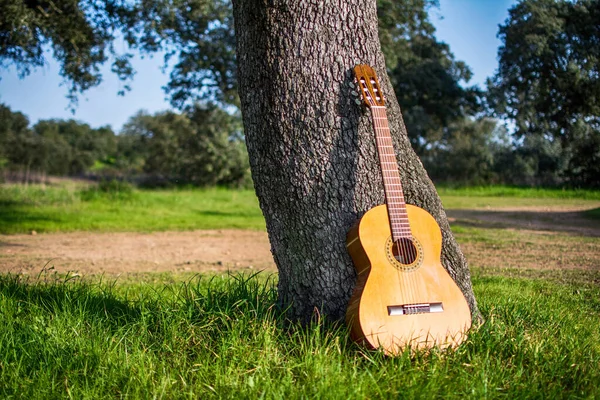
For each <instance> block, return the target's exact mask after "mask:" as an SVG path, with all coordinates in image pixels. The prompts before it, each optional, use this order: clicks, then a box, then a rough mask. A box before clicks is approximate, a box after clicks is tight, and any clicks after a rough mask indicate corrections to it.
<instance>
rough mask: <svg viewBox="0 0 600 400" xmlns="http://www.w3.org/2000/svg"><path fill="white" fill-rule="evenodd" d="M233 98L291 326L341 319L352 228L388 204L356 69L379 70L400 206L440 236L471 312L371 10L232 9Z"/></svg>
mask: <svg viewBox="0 0 600 400" xmlns="http://www.w3.org/2000/svg"><path fill="white" fill-rule="evenodd" d="M233 6H234V17H235V29H236V33H237V35H236V40H237V46H238V47H237V60H238V62H239V65H238V67H239V69H238V74H239V90H240V101H241V107H242V114H243V119H244V131H245V134H246V141H247V145H248V152H249V155H250V164H251V166H252V177H253V180H254V184H255V188H256V193H257V196H258V199H259V202H260V206H261V209H262V211H263V214H264V215H265V220H266V223H267V230H268V233H269V239H270V242H271V250H272V252H273V256H274V259H275V262H276V264H277V267H278V269H279V272H280V273H279V283H278V285H279V291H278V293H279V297H280V302H281V303H282V304H283V305H285V306H290V308H289V310H290V315H292V316H295V317H297V318H301V319H308V318H310V317H311V316H312V315H313V313H314V312H315V310H318V312H319V313H321V314H325V315H327V316H329V317H330V318H334V319H338V318H341V317H343V315H344V312H345V308H346V304H347V301H348V299H349V297H350V294H351V291H352V288H353V284H354V280H355V273H354V268H353V267H352V262H351V261H350V258H349V256H348V253H347V251H346V248H345V236H346V233H347V231H348V229H349V228H350V227H351V225H352V224H354V223H355V222H356V221H357V220H358V218H359V217H360V216H361V215H363V214H364V213H365V212H366V211H367V210H368V209H370V208H372V207H373V206H375V205H377V204H381V203H383V189H382V180H381V173H380V171H379V166H378V162H377V157H376V153H375V145H374V139H373V132H372V129H371V125H370V122H369V119H368V118H367V116H366V115H365V114H364V113H363V112H362V110H361V109H360V108H359V107H357V106H356V104H355V103H354V101H353V100H354V99H353V98H352V97H351V95H350V91H351V89H352V87H353V84H352V79H353V76H352V73H351V70H352V68H353V67H354V65H355V64H356V63H357V62H364V63H368V64H371V65H373V66H375V68H376V70H377V71H378V73H379V75H380V78H381V82H382V87H383V90H384V92H385V93H386V94H387V96H388V111H389V117H390V127H391V131H392V133H393V137H394V142H395V148H396V151H397V155H398V157H399V160H400V165H401V167H400V172H401V177H402V179H403V182H404V185H405V194H406V198H407V201H408V202H409V203H412V204H417V205H419V206H421V207H423V208H425V209H426V210H428V211H429V212H430V213H431V214H432V215H433V216H434V218H436V220H437V221H438V223H439V224H440V226H441V229H442V231H443V236H444V239H443V255H442V259H443V265H444V266H445V267H446V268H447V269H448V270H449V272H450V274H451V276H453V277H454V278H455V279H456V280H457V282H458V284H459V286H460V287H461V288H462V289H463V291H464V293H465V294H466V297H467V299H468V300H469V303H470V305H471V307H472V311H473V312H474V313H476V312H477V308H476V304H475V299H474V297H473V292H472V289H471V283H470V277H469V270H468V268H467V264H466V261H465V259H464V257H463V255H462V253H461V252H460V249H459V248H458V245H457V244H456V241H455V240H454V237H453V235H452V233H451V231H450V229H449V226H448V221H447V218H446V216H445V214H444V211H443V208H442V205H441V201H440V199H439V197H438V196H437V194H436V191H435V188H434V187H433V185H432V183H431V181H430V180H429V178H428V177H427V173H426V172H425V170H424V169H423V166H422V164H421V163H420V161H419V160H418V158H417V156H416V154H415V153H414V152H413V150H412V149H411V147H410V143H409V140H408V137H407V136H406V129H405V127H404V124H403V123H402V117H401V115H400V108H399V106H398V102H397V100H396V98H395V96H394V92H393V89H392V86H391V84H390V80H389V78H388V76H387V74H386V72H385V71H386V67H385V62H384V59H383V54H382V53H381V48H380V44H379V38H378V33H377V26H378V21H377V8H376V1H375V0H371V1H363V0H347V1H344V2H341V3H339V2H338V3H335V4H334V3H331V2H329V3H328V2H306V1H300V0H296V1H283V0H281V1H277V0H276V1H271V2H264V1H260V0H238V1H235V2H234V3H233Z"/></svg>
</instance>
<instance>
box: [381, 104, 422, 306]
mask: <svg viewBox="0 0 600 400" xmlns="http://www.w3.org/2000/svg"><path fill="white" fill-rule="evenodd" d="M376 110H377V111H376V114H377V120H376V121H377V127H379V128H382V131H381V132H382V133H385V134H384V135H383V137H381V138H380V139H381V142H382V144H383V146H382V147H381V148H382V152H383V150H387V149H389V150H391V154H388V153H384V154H383V159H384V160H385V161H386V162H387V163H392V165H395V169H396V171H397V160H396V154H395V152H394V147H393V143H392V140H391V134H390V128H389V125H388V121H387V115H386V109H385V108H378V109H376ZM374 121H375V120H374ZM385 142H389V143H385ZM386 157H387V158H386ZM382 167H383V166H382ZM388 172H389V171H388ZM384 174H385V172H384ZM390 178H392V179H393V178H395V179H397V180H398V182H390ZM388 182H389V183H391V184H393V185H394V187H392V188H390V190H392V193H391V196H390V197H391V198H390V199H389V201H388V202H387V203H388V204H387V206H388V207H392V203H393V211H394V212H395V213H398V214H399V215H395V214H394V217H393V218H392V217H390V227H391V228H392V236H393V242H394V244H395V245H396V249H397V251H398V253H399V255H400V256H401V257H400V258H401V261H400V263H401V264H404V265H407V266H408V265H410V264H412V263H414V262H416V258H417V249H416V246H415V244H414V242H413V240H412V234H411V232H410V223H409V220H408V210H407V209H406V202H405V200H404V193H403V191H402V185H401V182H400V177H399V175H398V176H391V177H389V176H388ZM395 187H397V189H395ZM396 192H397V193H396ZM397 200H400V201H401V203H403V204H404V205H405V209H404V210H403V211H404V212H402V211H400V210H399V209H396V208H395V206H396V203H397ZM389 215H392V214H391V213H390V214H389ZM398 217H400V218H401V220H400V221H398ZM402 217H404V218H402ZM402 219H404V220H402ZM398 224H399V226H398V229H399V231H400V235H399V236H400V237H395V236H398V235H395V234H394V231H395V228H396V227H395V226H394V225H398ZM404 224H408V226H406V227H405V226H404ZM407 231H408V232H407ZM412 272H413V271H412V270H410V269H409V268H406V269H404V270H402V274H400V273H398V274H399V275H402V277H403V278H406V279H401V282H406V284H407V285H408V290H407V291H406V292H407V293H406V294H407V296H408V298H409V301H408V302H409V303H415V302H416V301H417V299H416V289H417V287H416V286H417V283H418V282H417V279H416V277H415V275H414V274H413V273H412ZM407 274H408V275H407ZM401 286H403V287H405V285H401Z"/></svg>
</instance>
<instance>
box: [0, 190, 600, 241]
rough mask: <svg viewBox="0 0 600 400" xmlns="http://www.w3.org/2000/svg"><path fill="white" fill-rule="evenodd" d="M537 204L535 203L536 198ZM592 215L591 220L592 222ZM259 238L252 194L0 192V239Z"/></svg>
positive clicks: (594, 195) (470, 193) (498, 196)
mask: <svg viewBox="0 0 600 400" xmlns="http://www.w3.org/2000/svg"><path fill="white" fill-rule="evenodd" d="M440 195H441V197H442V201H443V203H444V206H445V207H446V208H448V209H452V208H470V209H473V208H487V207H500V208H502V207H515V206H532V205H533V206H565V207H582V208H585V207H588V208H590V209H593V208H598V206H599V204H600V191H582V190H580V191H560V190H550V189H515V188H507V187H488V188H472V189H444V188H442V189H440ZM535 196H537V197H535ZM597 215H598V212H597V211H591V214H590V216H591V217H594V216H597ZM227 228H239V229H255V230H264V229H265V222H264V219H263V216H262V213H261V211H260V208H259V207H258V201H257V199H256V197H255V195H254V192H253V191H252V190H230V189H222V188H215V189H186V190H181V189H180V190H177V189H172V190H133V191H131V192H124V193H120V192H116V193H111V192H108V193H105V192H101V191H96V190H94V189H93V188H92V189H90V188H87V187H84V186H82V185H77V184H72V183H68V184H64V185H63V186H48V187H41V186H35V185H34V186H28V187H25V186H21V185H0V233H2V234H13V233H28V232H31V231H36V232H57V231H63V232H67V231H101V232H109V231H111V232H115V231H134V232H135V231H146V232H149V231H165V230H194V229H227Z"/></svg>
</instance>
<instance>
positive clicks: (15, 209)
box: [0, 201, 63, 234]
mask: <svg viewBox="0 0 600 400" xmlns="http://www.w3.org/2000/svg"><path fill="white" fill-rule="evenodd" d="M61 221H63V219H61V218H60V217H54V216H50V215H44V214H41V213H40V212H39V211H38V210H36V208H35V207H34V206H31V205H23V204H20V203H17V202H14V201H0V234H11V233H26V232H28V231H30V230H32V229H33V230H40V231H42V230H43V229H42V226H43V225H46V224H48V223H51V222H54V223H58V222H61Z"/></svg>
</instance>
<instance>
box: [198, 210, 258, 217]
mask: <svg viewBox="0 0 600 400" xmlns="http://www.w3.org/2000/svg"><path fill="white" fill-rule="evenodd" d="M196 214H198V215H201V216H203V217H241V218H244V217H249V216H251V215H250V214H248V213H246V212H229V211H217V210H203V211H196Z"/></svg>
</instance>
